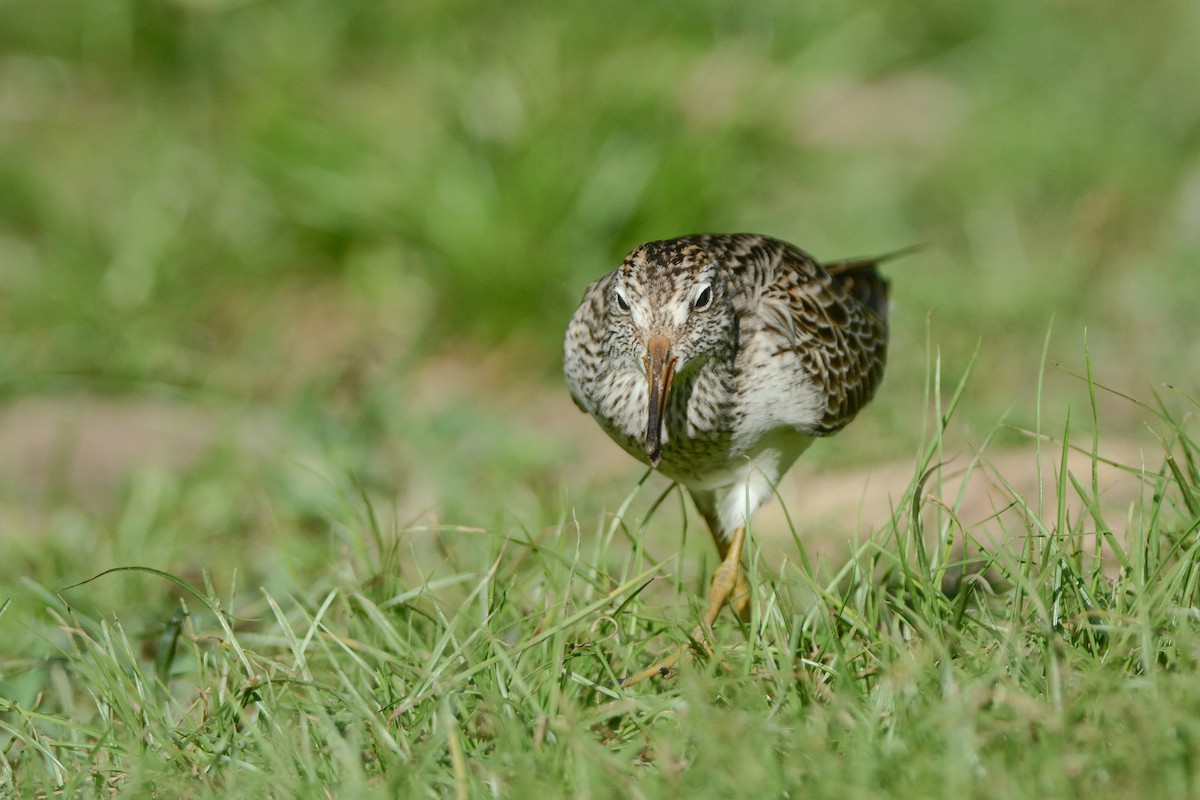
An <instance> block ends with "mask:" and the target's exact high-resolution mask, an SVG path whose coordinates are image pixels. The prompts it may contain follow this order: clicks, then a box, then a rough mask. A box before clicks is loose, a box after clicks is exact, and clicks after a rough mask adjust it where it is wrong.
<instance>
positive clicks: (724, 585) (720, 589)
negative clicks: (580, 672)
mask: <svg viewBox="0 0 1200 800" xmlns="http://www.w3.org/2000/svg"><path fill="white" fill-rule="evenodd" d="M745 543H746V528H745V526H743V527H740V528H738V529H737V530H736V531H734V533H733V539H732V540H731V541H730V542H729V543H728V545H727V546H726V547H725V548H723V550H724V552H723V553H722V555H723V556H724V558H723V559H722V560H721V564H720V566H718V567H717V570H716V572H714V573H713V576H712V584H711V586H710V588H709V592H708V610H707V611H705V612H704V621H703V622H701V623H700V624H699V625H697V626H696V629H695V630H694V631H692V635H691V641H689V642H688V643H687V644H682V645H680V646H679V647H678V648H676V649H675V652H673V653H671V655H669V656H667V657H666V658H664V659H663V660H662V661H660V662H658V663H657V664H655V665H654V666H653V667H649V668H647V669H644V670H642V671H641V672H637V673H634V674H633V675H630V676H629V677H628V678H626V679H625V680H623V681H621V687H622V688H627V687H630V686H633V685H634V684H637V683H641V682H642V681H644V680H646V679H647V678H653V677H654V676H655V675H659V676H664V677H665V676H666V675H668V674H669V673H670V671H671V668H672V667H674V666H675V664H676V663H678V662H679V659H680V658H682V657H683V654H684V653H685V652H687V649H688V648H689V647H700V648H701V649H703V650H704V652H706V653H709V654H711V653H712V649H711V648H709V646H708V641H707V640H706V639H705V633H706V631H708V630H709V629H711V628H712V624H713V622H715V621H716V619H717V615H718V614H720V613H721V607H722V606H723V605H725V603H726V602H729V603H730V605H731V606H732V607H733V610H734V611H735V612H736V613H737V615H738V616H739V617H740V618H742V619H743V620H745V619H746V618H747V616H748V613H747V612H748V611H749V607H750V588H749V586H748V585H747V584H746V578H745V576H744V575H742V546H743V545H744V544H745ZM718 547H720V543H719V544H718Z"/></svg>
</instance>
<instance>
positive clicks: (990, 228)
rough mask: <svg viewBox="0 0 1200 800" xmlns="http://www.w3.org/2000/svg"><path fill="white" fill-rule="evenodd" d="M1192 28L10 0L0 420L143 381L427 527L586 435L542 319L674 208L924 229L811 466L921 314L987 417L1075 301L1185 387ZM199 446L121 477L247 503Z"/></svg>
mask: <svg viewBox="0 0 1200 800" xmlns="http://www.w3.org/2000/svg"><path fill="white" fill-rule="evenodd" d="M1196 42H1200V4H1197V3H1195V2H1190V0H1178V1H1175V0H1151V2H1148V3H1142V4H1130V3H1126V2H1118V1H1117V0H1096V1H1093V2H1087V3H1084V2H1073V1H1072V0H1058V2H1024V1H1022V0H1018V1H1017V2H1012V1H1011V0H987V1H986V2H977V3H961V2H950V1H949V0H935V2H931V3H922V4H919V5H915V4H912V3H908V2H900V0H885V2H865V1H863V0H850V1H848V2H813V3H803V4H801V3H790V2H767V3H754V4H747V3H735V2H726V1H724V0H708V1H707V2H698V3H693V4H688V5H687V6H681V5H679V4H672V3H645V2H631V1H630V0H617V1H616V2H612V3H605V4H594V3H593V4H585V3H577V2H565V3H531V2H512V3H488V2H473V1H472V2H468V1H467V0H450V1H447V0H437V1H436V2H434V0H406V1H405V2H395V3H380V2H368V1H367V0H340V1H339V2H327V1H326V0H288V1H287V2H255V1H254V0H173V1H171V0H55V2H53V3H46V2H44V0H0V334H2V335H0V375H3V380H2V381H0V391H2V392H3V398H4V399H5V401H6V402H7V404H8V405H7V409H8V412H7V414H8V417H7V418H8V426H9V428H12V427H13V426H17V427H20V426H21V424H23V423H21V422H20V420H25V419H26V418H27V417H22V416H19V415H16V413H15V412H14V411H13V409H14V408H15V407H20V408H25V406H21V405H20V404H21V403H22V402H26V403H27V402H32V401H35V400H37V399H38V398H47V397H53V398H62V397H64V396H66V397H69V398H74V399H75V400H77V401H78V402H80V403H82V405H81V406H71V408H72V409H76V410H79V409H81V408H86V407H89V404H92V403H94V402H97V398H100V397H107V398H109V399H112V398H117V399H120V398H130V397H136V398H152V399H153V400H154V401H155V402H156V403H160V404H161V403H166V404H168V405H170V404H186V405H188V406H201V407H203V408H204V409H207V410H210V411H211V410H214V409H215V411H216V414H217V417H218V421H217V423H214V424H215V426H216V429H217V430H220V431H225V432H226V434H227V437H226V438H227V439H229V440H236V441H238V442H240V441H243V440H244V439H245V438H246V437H247V436H249V437H250V438H251V439H254V436H256V435H257V436H259V437H260V438H261V439H264V440H265V442H266V443H265V444H264V445H262V446H263V447H265V448H266V451H267V452H269V453H272V454H274V456H276V457H279V456H282V458H283V460H295V461H297V462H299V463H304V464H309V463H310V462H308V461H305V458H306V456H305V454H311V453H316V454H319V457H320V460H319V462H318V463H317V464H316V466H314V467H313V470H314V471H315V472H316V473H319V474H320V475H321V476H325V478H326V479H328V480H329V481H330V482H331V483H337V480H338V478H336V477H334V478H330V477H329V476H339V475H343V474H354V475H357V476H359V477H360V478H362V476H363V475H366V476H367V478H366V479H370V478H371V477H372V476H374V477H375V478H376V479H377V480H378V482H379V483H380V484H381V485H383V486H385V487H386V486H387V485H389V484H390V485H392V486H393V487H396V486H403V487H411V486H414V485H415V486H418V487H420V486H425V487H426V488H425V489H420V488H418V489H410V490H409V491H411V492H412V494H414V496H415V497H416V498H418V499H417V500H415V501H414V502H415V503H416V505H417V506H421V505H422V503H423V504H424V506H423V507H425V508H434V509H438V510H439V511H440V513H441V516H442V518H447V519H451V520H452V521H464V522H475V521H477V520H478V518H479V517H481V516H482V517H485V518H489V515H495V514H502V513H504V509H506V508H509V507H511V506H512V505H514V504H515V505H518V506H519V505H521V503H522V501H521V500H520V499H519V497H520V496H523V495H522V492H530V493H533V495H540V496H542V497H543V500H542V502H544V503H545V504H546V505H548V506H550V507H551V508H554V507H556V506H560V505H561V498H557V494H556V493H559V492H561V491H562V490H563V487H564V486H566V485H570V484H571V483H572V475H573V474H574V471H575V470H577V468H578V466H579V463H580V462H582V461H586V460H588V459H589V458H590V457H591V453H590V451H588V450H587V448H588V447H590V446H591V444H594V443H595V442H596V441H598V440H596V439H589V440H587V441H588V443H587V444H582V445H581V444H578V443H577V442H576V440H575V439H574V438H573V437H572V436H563V435H561V429H556V428H554V427H553V426H546V427H542V426H540V424H539V422H540V420H541V419H544V418H548V417H549V416H552V415H553V414H557V413H560V412H559V411H558V409H560V408H561V409H562V411H561V413H563V414H567V413H569V414H574V413H575V412H574V409H573V408H572V407H571V404H570V401H569V399H568V398H567V395H566V393H565V391H563V389H562V387H561V381H560V379H559V377H558V369H559V364H558V359H559V347H560V344H559V342H560V337H561V332H562V329H563V327H564V325H565V322H566V319H567V318H568V316H569V315H570V313H571V311H572V310H573V308H574V305H575V303H576V302H577V301H578V298H579V296H580V295H581V293H582V291H583V288H584V286H585V284H586V283H587V282H588V281H589V280H591V279H593V278H595V277H597V276H599V275H600V274H602V273H604V272H606V271H608V270H610V269H611V268H612V267H613V266H615V264H616V263H617V262H618V260H619V258H620V257H621V256H622V255H623V254H624V253H625V252H626V251H627V250H628V249H630V248H631V247H633V246H635V245H636V244H638V243H640V242H642V241H645V240H648V239H653V238H664V237H669V236H675V235H680V234H685V233H692V232H699V231H737V230H752V231H758V232H763V233H769V234H772V235H775V236H778V237H780V238H784V239H787V240H790V241H793V242H795V243H797V244H799V245H801V246H802V247H805V248H806V249H808V250H810V251H812V252H813V253H814V254H816V255H817V256H818V257H821V258H835V257H841V256H851V255H860V254H866V253H871V252H876V251H887V250H891V249H895V248H898V247H902V246H906V245H910V244H913V243H928V244H929V245H930V247H929V249H927V250H925V251H923V252H921V253H920V254H918V255H914V256H911V257H908V258H906V259H904V260H903V261H901V262H897V263H896V264H895V265H894V266H892V267H889V272H890V274H891V275H892V276H893V286H894V291H895V310H894V320H895V321H894V323H893V341H894V346H893V351H892V358H891V366H890V368H889V369H890V375H889V380H888V382H887V383H886V384H885V388H884V390H883V393H882V395H881V399H880V401H879V402H878V403H876V404H875V406H874V407H873V408H872V409H871V410H870V411H869V412H868V413H867V414H864V415H863V418H862V420H861V421H860V422H859V423H857V424H856V428H855V429H857V430H860V431H863V433H860V434H850V433H848V434H846V435H845V436H844V437H842V439H840V440H839V442H840V443H839V445H838V447H837V448H831V449H828V450H820V449H818V451H817V452H816V453H815V454H814V458H815V459H816V460H817V463H822V459H826V460H829V459H832V460H834V461H837V460H838V459H843V460H846V461H855V460H857V461H868V460H870V459H871V458H876V457H879V456H881V455H882V456H897V455H904V454H907V453H910V452H911V448H912V446H913V445H914V443H915V442H916V440H917V438H918V437H919V436H920V435H921V434H920V430H919V421H920V419H921V417H922V414H923V409H924V406H923V405H922V404H923V402H924V401H923V395H924V381H925V374H926V357H925V348H926V345H925V340H926V335H927V334H926V325H927V322H926V319H927V318H929V319H931V322H930V323H928V324H929V325H930V326H931V327H930V329H929V330H930V331H931V334H930V339H931V341H932V343H933V347H934V348H935V349H936V350H937V351H938V352H940V353H941V354H942V356H943V358H944V359H945V364H946V367H945V375H944V377H945V380H946V381H947V382H949V381H952V380H953V379H954V377H955V373H956V371H958V370H961V368H962V366H963V364H964V363H965V362H966V360H967V358H968V357H969V355H970V354H971V352H972V351H974V350H975V348H976V346H977V345H980V347H981V355H980V368H979V370H978V372H977V375H976V378H975V379H974V380H973V381H972V388H971V392H972V398H973V401H972V402H971V403H968V404H967V405H965V406H964V409H963V416H964V418H965V419H966V420H967V421H968V422H970V421H974V422H975V423H977V424H978V425H980V426H982V427H983V428H984V429H986V427H987V426H990V425H992V424H993V423H994V422H995V421H996V420H997V419H998V418H999V417H1000V416H1001V415H1002V414H1003V413H1005V411H1006V410H1009V409H1013V408H1016V409H1017V411H1016V417H1017V419H1016V420H1015V421H1016V422H1018V423H1021V424H1030V420H1031V419H1032V415H1033V410H1032V409H1033V397H1032V395H1033V386H1034V382H1035V380H1036V375H1037V369H1038V359H1039V354H1040V352H1041V348H1042V343H1043V340H1044V339H1045V337H1046V332H1047V330H1048V328H1049V325H1050V323H1051V319H1052V318H1053V319H1054V320H1055V321H1054V330H1055V334H1054V337H1053V339H1052V340H1051V349H1050V352H1051V358H1052V360H1061V361H1063V362H1064V363H1066V364H1068V365H1069V366H1070V368H1071V369H1074V370H1076V371H1078V370H1081V369H1082V366H1081V365H1082V353H1083V342H1084V333H1083V331H1084V329H1085V328H1086V329H1087V331H1088V333H1087V339H1088V346H1089V347H1090V351H1091V355H1092V359H1093V361H1094V362H1095V364H1096V366H1097V374H1098V377H1099V378H1100V379H1101V380H1103V381H1105V382H1107V383H1110V384H1112V385H1114V386H1116V387H1117V388H1120V389H1122V390H1123V391H1129V392H1131V393H1134V394H1139V393H1141V392H1143V390H1144V389H1145V388H1146V387H1147V386H1149V385H1151V384H1153V383H1156V382H1167V383H1172V384H1177V385H1180V386H1182V387H1183V388H1185V389H1189V390H1192V391H1195V390H1196V389H1197V382H1196V378H1195V376H1196V374H1197V370H1198V368H1200V315H1198V314H1197V312H1196V304H1197V300H1198V299H1200V271H1198V270H1197V265H1198V264H1200V102H1197V98H1198V97H1200V48H1197V47H1196ZM445 365H450V366H445ZM455 365H458V367H455ZM1052 380H1053V376H1052ZM513 387H517V388H515V389H514V388H513ZM497 392H499V394H497ZM498 397H501V398H504V397H507V398H509V399H508V400H507V401H503V402H502V401H498V400H497V398H498ZM155 407H156V408H157V407H158V406H155ZM549 409H553V411H550V410H549ZM74 413H75V412H74V411H72V412H70V413H67V414H66V417H68V418H70V417H71V416H72V414H74ZM80 413H83V412H82V411H81V412H80ZM521 415H524V416H523V417H522V416H521ZM531 415H533V417H534V418H533V419H532V420H530V417H531ZM539 415H541V416H539ZM521 419H524V420H526V422H525V423H521V422H517V421H514V420H521ZM281 420H282V421H281ZM1126 424H1130V425H1132V424H1135V423H1133V422H1128V423H1126ZM101 427H103V423H101ZM185 427H189V428H190V427H193V426H191V425H190V423H189V424H187V425H185ZM201 427H202V426H201ZM247 428H249V429H252V431H256V432H257V433H252V434H247V433H246V429H247ZM272 430H274V431H276V433H275V434H272V433H270V432H271V431H272ZM278 430H282V431H283V432H282V433H278ZM230 431H232V433H230ZM264 431H265V433H264ZM555 431H559V433H555ZM239 437H240V438H239ZM272 437H274V438H272ZM556 437H557V438H556ZM10 438H11V437H10ZM219 438H220V437H218V439H219ZM843 440H844V444H842V443H841V442H842V441H843ZM256 441H257V440H256ZM232 449H233V450H237V446H232ZM229 452H230V450H218V453H219V454H221V453H224V455H223V456H220V457H219V458H218V460H217V461H215V462H213V461H211V460H210V461H207V462H204V463H206V464H209V465H210V469H211V470H212V472H211V475H210V477H209V478H204V479H197V481H198V482H196V483H186V482H185V484H183V486H184V488H183V489H180V488H179V487H178V486H177V487H176V488H175V489H171V490H169V491H167V490H164V492H158V493H155V492H151V494H150V495H148V497H150V498H152V499H153V498H158V499H157V500H155V501H154V502H155V503H158V502H166V500H163V498H168V499H169V498H172V497H175V498H176V499H175V500H171V502H170V503H168V504H167V505H168V506H169V507H170V508H173V509H175V511H174V512H172V513H177V514H179V515H182V517H181V518H183V519H186V520H187V524H188V525H192V526H198V527H199V528H201V529H211V530H212V531H213V534H212V541H213V542H219V541H222V540H223V539H222V538H221V537H222V536H226V535H227V533H228V531H229V530H239V529H247V528H248V529H261V527H262V526H263V525H264V524H267V523H263V522H262V520H261V519H260V518H259V517H257V516H256V513H257V512H252V511H249V510H247V509H250V508H253V505H254V502H253V501H252V500H251V499H246V498H243V499H242V500H236V499H231V498H237V497H239V496H241V494H243V493H245V492H247V491H248V490H247V489H246V488H245V486H244V482H245V481H248V480H250V481H253V480H266V478H264V477H263V476H264V473H263V472H260V471H256V470H255V469H251V468H247V467H241V468H240V469H231V467H230V463H231V461H230V459H232V458H233V456H230V455H229ZM842 453H844V454H845V455H839V454H842ZM221 459H224V460H221ZM235 460H236V459H235ZM277 460H278V459H277ZM168 463H174V462H170V461H169V460H168ZM189 463H192V462H189ZM213 463H215V464H216V465H217V466H216V467H212V466H211V465H212V464H213ZM628 467H629V474H630V475H632V474H633V472H634V470H633V465H632V463H631V462H630V463H629V464H628ZM265 474H269V472H268V473H265ZM314 483H315V484H320V483H321V480H319V479H313V478H312V476H311V475H309V476H308V477H296V476H295V475H292V477H291V478H289V479H288V481H283V482H282V485H279V486H274V487H273V488H272V489H271V496H272V497H273V498H276V500H275V501H274V502H273V511H272V513H273V514H275V515H277V517H276V518H274V521H273V522H271V523H269V524H267V527H271V526H272V525H278V526H280V528H281V529H284V528H286V525H285V524H284V523H283V522H280V521H279V516H280V515H281V516H282V517H286V516H288V515H294V516H296V517H297V518H301V519H302V518H303V516H304V513H305V511H304V508H305V504H306V503H312V502H315V501H313V500H312V499H311V498H312V497H313V496H314V492H316V490H315V489H314V488H313V484H314ZM514 484H517V485H518V486H517V487H515V486H514ZM14 485H15V486H17V488H15V489H13V490H12V491H13V492H16V493H19V492H20V491H23V489H21V488H20V485H19V484H14ZM149 485H151V486H154V485H156V484H154V482H153V481H151V482H150V484H149ZM188 487H190V488H188ZM160 488H161V487H160ZM168 488H169V487H168ZM326 488H327V489H328V488H329V487H326ZM64 491H65V493H66V495H67V499H63V496H62V495H63V492H60V496H59V497H58V499H57V500H55V501H54V503H58V504H60V505H61V504H66V505H67V506H70V505H71V504H72V503H73V502H74V501H73V500H72V499H71V497H70V495H71V492H72V491H73V489H71V488H70V487H68V489H67V490H64ZM172 492H174V494H172ZM351 493H352V492H351ZM125 497H126V500H125V501H124V502H127V503H135V504H136V503H138V502H148V501H146V498H145V496H141V495H137V494H136V492H134V493H133V494H127V495H126V496H125ZM139 497H141V500H139V499H138V498H139ZM514 497H517V498H518V499H514ZM189 498H190V499H189ZM197 498H199V499H197ZM278 498H284V499H282V500H279V499H278ZM545 498H550V499H545ZM597 503H599V501H597ZM151 506H152V507H155V508H157V507H158V506H155V505H154V503H151ZM481 508H484V509H487V511H484V512H481V511H480V509H481ZM497 509H499V510H497ZM551 513H555V512H551ZM151 516H153V515H151ZM72 519H74V518H72ZM77 523H78V520H76V521H75V522H72V523H70V524H71V525H75V528H72V530H76V529H77V528H78V527H79V524H82V523H79V524H77ZM54 525H67V523H63V522H62V520H61V519H59V520H58V522H56V523H54ZM206 526H207V527H206ZM51 527H53V525H51ZM67 527H68V528H70V525H67ZM89 536H90V534H80V533H78V531H77V532H76V533H74V534H71V535H70V536H68V538H67V539H66V540H65V541H69V542H74V543H78V542H79V541H82V540H88V539H89ZM201 540H203V537H201ZM119 552H120V551H119V549H118V550H116V551H114V556H113V557H114V558H115V559H117V560H118V561H119V560H120V558H119ZM39 557H40V556H39ZM166 557H167V556H166V555H164V558H166ZM168 560H169V559H168Z"/></svg>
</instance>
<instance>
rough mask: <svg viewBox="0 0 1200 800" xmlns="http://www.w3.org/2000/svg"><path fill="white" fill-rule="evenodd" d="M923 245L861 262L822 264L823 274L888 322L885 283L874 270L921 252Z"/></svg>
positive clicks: (860, 260) (886, 286)
mask: <svg viewBox="0 0 1200 800" xmlns="http://www.w3.org/2000/svg"><path fill="white" fill-rule="evenodd" d="M925 247H926V245H923V244H918V245H913V246H911V247H904V248H901V249H900V250H893V251H892V252H890V253H884V254H883V255H878V256H865V257H861V258H844V259H840V260H838V261H830V262H829V263H827V264H823V265H822V266H824V267H825V271H826V272H828V273H829V274H830V275H832V276H833V278H834V279H835V280H837V282H838V283H839V284H841V286H842V288H843V289H845V290H846V293H847V294H849V295H850V296H851V297H853V298H854V299H856V300H858V302H860V303H862V304H863V305H865V306H866V307H867V308H869V309H871V310H872V311H874V312H875V314H876V315H877V316H878V317H879V318H880V319H881V320H886V319H887V312H888V282H887V279H886V278H884V277H883V276H882V275H880V274H879V270H878V269H876V267H878V266H879V265H880V264H882V263H883V262H885V261H891V260H892V259H896V258H900V257H901V256H906V255H908V254H909V253H913V252H916V251H917V250H923V249H924V248H925Z"/></svg>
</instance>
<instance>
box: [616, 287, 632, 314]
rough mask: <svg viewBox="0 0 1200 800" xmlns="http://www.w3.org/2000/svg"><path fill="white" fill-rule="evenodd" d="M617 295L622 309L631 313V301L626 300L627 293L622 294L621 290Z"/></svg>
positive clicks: (618, 303)
mask: <svg viewBox="0 0 1200 800" xmlns="http://www.w3.org/2000/svg"><path fill="white" fill-rule="evenodd" d="M616 295H617V305H618V306H619V307H620V308H621V310H622V311H624V312H625V313H626V314H628V313H629V301H628V300H626V299H625V295H623V294H621V293H620V292H616Z"/></svg>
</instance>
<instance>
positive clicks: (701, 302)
mask: <svg viewBox="0 0 1200 800" xmlns="http://www.w3.org/2000/svg"><path fill="white" fill-rule="evenodd" d="M711 302H712V287H711V286H705V287H704V291H703V292H701V293H700V296H699V297H697V298H696V302H695V305H694V307H695V309H696V310H697V311H703V310H704V309H706V308H708V304H709V303H711Z"/></svg>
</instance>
